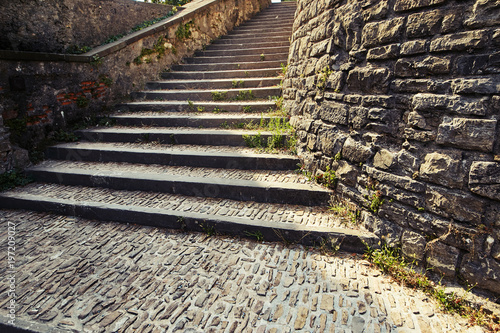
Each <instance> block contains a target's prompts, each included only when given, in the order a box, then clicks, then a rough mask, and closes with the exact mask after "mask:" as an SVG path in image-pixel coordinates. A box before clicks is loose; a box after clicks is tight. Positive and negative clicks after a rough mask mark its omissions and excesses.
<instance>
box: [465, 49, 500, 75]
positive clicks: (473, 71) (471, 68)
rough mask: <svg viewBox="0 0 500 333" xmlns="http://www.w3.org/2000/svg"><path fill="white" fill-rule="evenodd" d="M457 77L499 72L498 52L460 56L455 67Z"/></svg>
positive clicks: (499, 58) (499, 54)
mask: <svg viewBox="0 0 500 333" xmlns="http://www.w3.org/2000/svg"><path fill="white" fill-rule="evenodd" d="M455 68H456V71H457V74H459V75H477V74H486V73H498V72H500V52H497V53H493V54H483V55H471V56H460V57H458V58H457V60H456V65H455Z"/></svg>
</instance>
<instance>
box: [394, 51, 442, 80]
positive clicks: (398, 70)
mask: <svg viewBox="0 0 500 333" xmlns="http://www.w3.org/2000/svg"><path fill="white" fill-rule="evenodd" d="M450 70H451V58H450V57H434V56H428V57H426V58H424V59H422V60H418V59H399V60H398V61H397V62H396V65H395V67H394V72H395V74H396V76H398V77H412V76H416V77H422V76H429V75H436V74H448V73H449V72H450Z"/></svg>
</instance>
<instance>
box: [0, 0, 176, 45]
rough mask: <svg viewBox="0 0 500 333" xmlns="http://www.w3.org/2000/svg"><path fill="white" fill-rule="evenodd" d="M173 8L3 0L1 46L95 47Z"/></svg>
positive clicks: (83, 0) (113, 1) (119, 0)
mask: <svg viewBox="0 0 500 333" xmlns="http://www.w3.org/2000/svg"><path fill="white" fill-rule="evenodd" d="M170 9H171V6H164V5H158V4H147V3H143V2H136V1H133V0H29V1H22V0H17V1H0V22H2V24H1V25H0V50H15V51H32V52H52V53H62V52H65V50H67V49H68V48H70V47H83V46H88V47H95V46H97V45H100V44H102V43H103V42H104V41H105V40H106V39H108V38H109V37H111V36H114V35H118V34H124V33H127V32H128V31H130V29H132V28H133V27H134V26H136V25H138V24H140V23H142V22H144V21H147V20H151V19H154V18H157V17H162V16H164V15H166V14H167V13H168V12H169V11H170Z"/></svg>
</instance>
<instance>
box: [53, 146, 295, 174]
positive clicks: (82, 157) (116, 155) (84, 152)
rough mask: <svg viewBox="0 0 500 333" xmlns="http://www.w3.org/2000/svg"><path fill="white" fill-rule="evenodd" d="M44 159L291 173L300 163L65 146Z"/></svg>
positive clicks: (273, 159)
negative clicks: (285, 171)
mask: <svg viewBox="0 0 500 333" xmlns="http://www.w3.org/2000/svg"><path fill="white" fill-rule="evenodd" d="M47 157H48V158H50V159H54V160H65V161H85V162H115V163H120V162H123V163H137V164H159V165H170V166H189V167H204V168H223V169H239V170H294V169H296V168H297V164H298V163H299V160H298V159H297V158H294V157H292V156H290V158H280V159H276V158H267V157H254V156H218V155H216V156H207V155H184V154H182V155H179V154H174V153H172V154H168V153H162V152H154V151H144V152H140V153H139V152H124V151H109V150H105V151H99V150H94V149H69V148H64V147H51V148H49V149H48V151H47Z"/></svg>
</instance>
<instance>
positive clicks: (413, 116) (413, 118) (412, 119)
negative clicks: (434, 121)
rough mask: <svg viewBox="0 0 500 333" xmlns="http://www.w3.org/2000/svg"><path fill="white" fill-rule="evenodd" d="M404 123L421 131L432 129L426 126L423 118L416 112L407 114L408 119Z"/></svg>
mask: <svg viewBox="0 0 500 333" xmlns="http://www.w3.org/2000/svg"><path fill="white" fill-rule="evenodd" d="M406 123H407V124H408V125H409V126H411V127H413V128H418V129H423V130H428V129H429V130H430V129H432V128H431V127H430V126H428V125H427V121H426V120H425V117H424V116H423V115H421V114H420V113H418V112H416V111H412V112H410V113H409V114H408V119H407V121H406Z"/></svg>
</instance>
